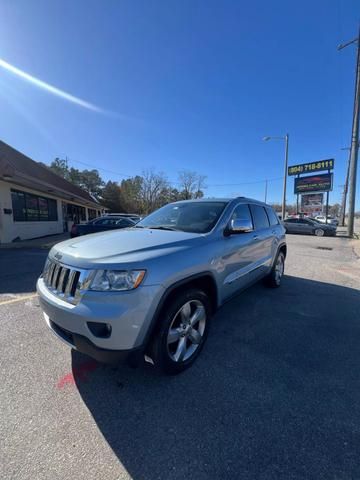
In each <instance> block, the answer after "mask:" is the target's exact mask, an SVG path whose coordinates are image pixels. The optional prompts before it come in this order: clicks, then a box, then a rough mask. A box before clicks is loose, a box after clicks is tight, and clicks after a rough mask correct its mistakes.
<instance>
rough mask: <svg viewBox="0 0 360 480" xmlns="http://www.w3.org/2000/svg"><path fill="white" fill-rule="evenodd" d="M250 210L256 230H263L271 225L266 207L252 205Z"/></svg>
mask: <svg viewBox="0 0 360 480" xmlns="http://www.w3.org/2000/svg"><path fill="white" fill-rule="evenodd" d="M250 210H251V215H252V217H253V223H254V228H255V230H262V229H263V228H268V227H269V225H270V223H269V219H268V216H267V215H266V212H265V208H264V207H260V205H250Z"/></svg>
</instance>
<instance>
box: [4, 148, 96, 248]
mask: <svg viewBox="0 0 360 480" xmlns="http://www.w3.org/2000/svg"><path fill="white" fill-rule="evenodd" d="M104 211H105V209H104V207H102V206H101V205H100V203H99V202H98V201H97V200H96V199H95V198H94V197H92V196H91V195H90V194H89V193H88V192H86V191H85V190H83V189H81V188H79V187H77V186H75V185H73V184H72V183H70V182H68V181H67V180H65V179H64V178H62V177H60V176H59V175H56V174H55V173H54V172H52V171H51V170H50V169H48V168H47V167H45V166H43V165H41V164H40V163H38V162H35V161H34V160H32V159H31V158H29V157H27V156H26V155H24V154H22V153H20V152H18V151H17V150H15V149H14V148H12V147H10V146H9V145H7V144H6V143H4V142H2V141H0V243H9V242H13V241H17V240H26V239H30V238H37V237H43V236H46V235H53V234H58V233H63V232H67V231H70V229H71V226H72V224H73V223H81V222H86V221H88V220H91V219H92V218H95V217H97V216H100V215H101V214H102V213H104Z"/></svg>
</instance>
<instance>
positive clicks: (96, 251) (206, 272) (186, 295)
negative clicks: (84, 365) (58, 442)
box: [37, 197, 286, 373]
mask: <svg viewBox="0 0 360 480" xmlns="http://www.w3.org/2000/svg"><path fill="white" fill-rule="evenodd" d="M285 257H286V244H285V229H284V227H283V226H282V225H281V224H280V223H279V220H278V217H277V215H276V213H275V212H274V210H273V209H272V208H271V207H269V206H268V205H266V204H264V203H262V202H258V201H256V200H251V199H248V198H244V197H240V198H236V199H209V200H190V201H182V202H176V203H171V204H168V205H166V206H164V207H162V208H160V209H159V210H157V211H156V212H154V213H152V214H151V215H149V216H148V217H146V218H144V219H143V220H142V221H140V222H139V223H138V224H137V225H136V226H134V227H132V228H128V229H123V230H114V231H111V232H101V233H95V234H92V235H87V236H86V237H82V238H78V239H72V240H67V241H65V242H62V243H59V244H57V245H56V246H55V247H53V248H52V249H51V251H50V253H49V256H48V259H47V261H46V264H45V268H44V271H43V273H42V275H41V277H40V278H39V280H38V282H37V291H38V293H39V296H40V303H41V307H42V309H43V312H44V317H45V320H46V323H47V325H48V326H49V327H50V329H51V330H52V331H53V332H54V333H55V334H56V335H57V336H58V337H60V338H61V339H62V340H63V341H65V342H66V343H67V344H68V345H70V346H71V347H72V348H74V349H76V350H79V351H80V352H83V353H85V354H88V355H90V356H92V357H94V358H95V359H97V360H99V361H104V362H107V363H119V362H120V361H127V362H130V363H131V364H138V363H139V361H140V360H142V359H144V356H145V358H147V359H148V360H150V361H151V362H152V363H154V364H155V365H156V366H159V367H160V368H161V369H162V370H163V371H165V372H167V373H178V372H180V371H182V370H184V369H186V368H188V367H189V366H190V365H191V364H192V363H193V362H194V361H195V359H196V358H197V356H198V355H199V353H200V351H201V349H202V347H203V346H204V343H205V340H206V337H207V335H208V331H209V325H210V318H211V315H212V314H213V313H214V312H215V311H216V309H217V308H219V307H220V306H221V305H222V304H223V303H224V302H226V301H227V300H229V299H230V298H231V297H233V296H234V295H236V294H237V293H239V291H241V290H242V289H244V288H246V287H248V286H249V285H251V284H252V283H254V282H256V281H258V280H259V279H261V278H264V279H265V280H266V283H267V284H268V285H269V286H271V287H278V286H279V285H280V282H281V277H282V275H283V273H284V262H285Z"/></svg>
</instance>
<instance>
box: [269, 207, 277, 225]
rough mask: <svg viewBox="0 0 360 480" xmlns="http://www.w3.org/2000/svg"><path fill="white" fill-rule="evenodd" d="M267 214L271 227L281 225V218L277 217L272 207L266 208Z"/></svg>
mask: <svg viewBox="0 0 360 480" xmlns="http://www.w3.org/2000/svg"><path fill="white" fill-rule="evenodd" d="M266 212H267V214H268V217H269V222H270V225H278V223H279V218H278V216H277V215H276V213H275V212H274V210H273V209H272V208H270V207H267V208H266Z"/></svg>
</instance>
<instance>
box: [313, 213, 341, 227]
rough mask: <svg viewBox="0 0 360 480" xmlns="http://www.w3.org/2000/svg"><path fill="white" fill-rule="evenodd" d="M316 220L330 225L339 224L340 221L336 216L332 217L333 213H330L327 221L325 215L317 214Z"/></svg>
mask: <svg viewBox="0 0 360 480" xmlns="http://www.w3.org/2000/svg"><path fill="white" fill-rule="evenodd" d="M315 220H316V221H317V222H320V223H327V224H328V225H334V226H335V227H337V226H338V225H339V221H338V220H337V219H336V218H335V217H332V216H331V215H328V217H327V221H326V216H325V215H317V216H316V217H315Z"/></svg>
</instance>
